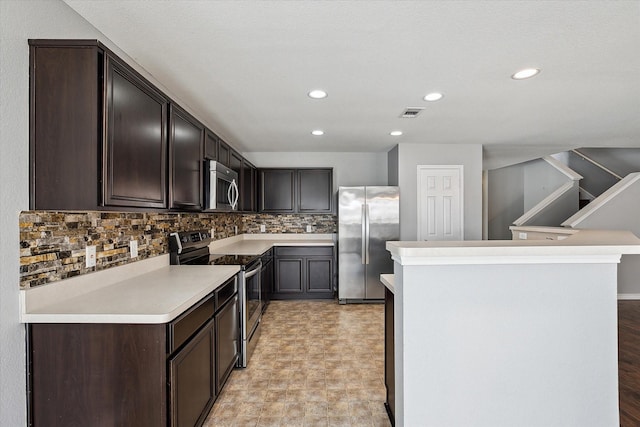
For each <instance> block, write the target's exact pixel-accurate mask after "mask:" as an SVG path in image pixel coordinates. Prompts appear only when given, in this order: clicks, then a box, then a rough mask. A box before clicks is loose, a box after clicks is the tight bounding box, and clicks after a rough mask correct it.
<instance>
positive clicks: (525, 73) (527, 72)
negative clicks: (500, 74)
mask: <svg viewBox="0 0 640 427" xmlns="http://www.w3.org/2000/svg"><path fill="white" fill-rule="evenodd" d="M539 72H540V69H539V68H525V69H524V70H520V71H518V72H517V73H515V74H514V75H512V76H511V78H512V79H514V80H522V79H528V78H529V77H533V76H535V75H536V74H538V73H539Z"/></svg>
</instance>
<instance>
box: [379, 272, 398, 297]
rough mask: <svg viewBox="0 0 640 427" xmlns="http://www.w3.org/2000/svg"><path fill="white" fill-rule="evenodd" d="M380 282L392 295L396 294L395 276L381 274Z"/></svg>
mask: <svg viewBox="0 0 640 427" xmlns="http://www.w3.org/2000/svg"><path fill="white" fill-rule="evenodd" d="M380 281H381V282H382V284H383V285H385V286H386V287H387V289H389V290H390V291H391V293H393V294H395V293H396V278H395V276H394V275H393V274H381V275H380Z"/></svg>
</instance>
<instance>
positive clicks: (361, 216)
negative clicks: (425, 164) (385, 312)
mask: <svg viewBox="0 0 640 427" xmlns="http://www.w3.org/2000/svg"><path fill="white" fill-rule="evenodd" d="M399 221H400V193H399V191H398V187H386V186H385V187H381V186H371V187H369V186H366V187H340V188H339V189H338V299H339V300H340V303H341V304H344V303H347V302H350V301H351V302H357V301H366V300H382V299H384V285H383V284H382V283H380V274H383V273H393V261H392V260H391V255H390V254H389V252H388V251H387V250H386V249H385V243H386V241H387V240H399V238H400V223H399Z"/></svg>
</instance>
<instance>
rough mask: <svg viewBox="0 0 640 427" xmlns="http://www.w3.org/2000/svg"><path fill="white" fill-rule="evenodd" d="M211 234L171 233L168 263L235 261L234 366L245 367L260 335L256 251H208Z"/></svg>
mask: <svg viewBox="0 0 640 427" xmlns="http://www.w3.org/2000/svg"><path fill="white" fill-rule="evenodd" d="M211 241H212V239H211V235H210V234H209V232H208V231H188V232H180V233H171V234H170V236H169V256H170V260H171V264H172V265H239V266H240V273H239V278H238V279H239V280H238V285H239V289H238V293H239V294H240V322H239V323H240V331H239V332H240V337H241V339H240V358H239V360H238V366H239V367H241V368H246V366H247V362H248V361H249V358H250V357H251V354H253V350H254V349H255V346H256V344H257V343H258V339H259V338H260V330H261V329H260V322H261V320H262V295H261V286H260V271H261V269H262V262H261V261H260V256H257V255H218V254H211V253H210V252H209V243H211Z"/></svg>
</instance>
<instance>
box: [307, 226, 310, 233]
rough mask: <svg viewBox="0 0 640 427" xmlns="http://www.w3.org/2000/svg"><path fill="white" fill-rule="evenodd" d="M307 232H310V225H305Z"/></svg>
mask: <svg viewBox="0 0 640 427" xmlns="http://www.w3.org/2000/svg"><path fill="white" fill-rule="evenodd" d="M307 233H311V226H310V225H307Z"/></svg>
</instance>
